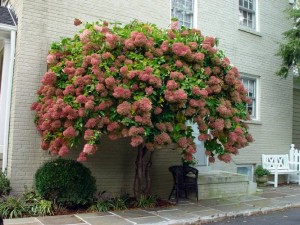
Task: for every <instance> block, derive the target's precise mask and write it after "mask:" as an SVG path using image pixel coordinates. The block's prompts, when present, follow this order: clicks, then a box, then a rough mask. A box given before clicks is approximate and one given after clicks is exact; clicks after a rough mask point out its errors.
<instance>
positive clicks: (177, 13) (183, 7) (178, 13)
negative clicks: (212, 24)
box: [171, 0, 194, 28]
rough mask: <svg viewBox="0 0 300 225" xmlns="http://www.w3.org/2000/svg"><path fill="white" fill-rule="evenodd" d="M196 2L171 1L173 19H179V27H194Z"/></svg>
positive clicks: (191, 0) (192, 0) (187, 0)
mask: <svg viewBox="0 0 300 225" xmlns="http://www.w3.org/2000/svg"><path fill="white" fill-rule="evenodd" d="M193 17H194V0H171V18H177V19H178V22H179V27H181V26H184V27H186V28H192V27H193Z"/></svg>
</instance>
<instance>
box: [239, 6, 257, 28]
mask: <svg viewBox="0 0 300 225" xmlns="http://www.w3.org/2000/svg"><path fill="white" fill-rule="evenodd" d="M256 1H257V0H239V10H240V24H241V25H243V26H246V27H249V28H251V29H256Z"/></svg>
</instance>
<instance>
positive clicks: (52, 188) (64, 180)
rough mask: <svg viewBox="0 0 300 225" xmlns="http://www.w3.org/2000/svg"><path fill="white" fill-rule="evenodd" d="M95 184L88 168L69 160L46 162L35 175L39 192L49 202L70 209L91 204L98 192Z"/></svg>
mask: <svg viewBox="0 0 300 225" xmlns="http://www.w3.org/2000/svg"><path fill="white" fill-rule="evenodd" d="M95 183H96V181H95V178H94V177H93V176H92V175H91V171H90V170H89V169H88V168H87V167H85V166H84V165H82V164H81V163H79V162H76V161H73V160H67V159H56V160H53V161H49V162H46V163H45V164H44V165H42V166H41V167H40V168H39V169H38V170H37V172H36V174H35V186H36V190H37V192H38V193H39V194H40V195H41V196H42V197H44V198H45V199H47V200H51V201H53V202H54V203H56V204H62V205H65V206H68V207H72V206H77V205H84V204H87V203H89V202H90V201H91V200H92V198H93V195H94V193H95V192H96V184H95Z"/></svg>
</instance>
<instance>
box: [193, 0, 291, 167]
mask: <svg viewBox="0 0 300 225" xmlns="http://www.w3.org/2000/svg"><path fill="white" fill-rule="evenodd" d="M257 1H258V14H257V15H258V25H259V27H260V30H259V32H254V33H249V32H246V31H245V30H242V29H241V28H242V27H240V26H239V23H238V19H239V10H238V8H239V6H238V1H236V0H222V1H210V0H200V3H199V4H198V7H199V8H198V12H199V14H198V26H199V28H200V29H201V30H202V33H203V34H204V35H212V36H215V37H217V38H219V39H220V45H219V48H220V49H222V50H224V52H225V54H226V55H227V56H228V57H229V58H230V60H231V63H232V64H234V65H235V66H237V67H238V69H239V71H240V72H241V73H244V74H249V75H252V76H257V77H259V82H260V85H259V91H260V97H259V99H258V100H259V103H260V120H259V121H258V122H257V123H254V122H253V123H251V122H250V123H249V126H250V131H251V133H252V135H253V137H254V140H255V142H254V143H252V144H251V145H250V146H248V147H246V148H244V149H241V150H240V154H239V155H238V156H236V157H234V159H233V164H230V165H226V164H225V163H216V164H214V165H213V168H221V169H225V170H230V171H236V169H235V166H234V165H235V164H260V163H261V154H262V153H266V154H271V153H288V150H289V146H290V144H291V142H292V104H293V101H292V90H293V84H292V79H290V78H288V79H286V80H284V79H280V78H278V77H277V76H276V75H275V72H276V70H277V69H278V68H279V65H280V59H279V58H278V57H276V56H275V54H276V52H277V50H278V42H280V41H281V40H282V35H281V34H282V33H283V32H284V31H286V30H288V29H289V28H291V24H290V23H289V21H287V15H286V14H285V13H284V12H283V11H284V10H285V9H286V8H288V7H290V6H289V4H288V1H282V0H272V1H263V0H257Z"/></svg>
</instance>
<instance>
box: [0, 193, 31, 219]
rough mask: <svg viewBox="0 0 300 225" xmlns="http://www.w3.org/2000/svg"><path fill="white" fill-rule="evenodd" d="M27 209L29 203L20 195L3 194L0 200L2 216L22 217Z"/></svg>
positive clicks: (28, 209)
mask: <svg viewBox="0 0 300 225" xmlns="http://www.w3.org/2000/svg"><path fill="white" fill-rule="evenodd" d="M29 211H30V205H29V204H27V203H26V201H25V200H24V198H22V197H17V196H5V197H4V198H3V199H2V200H1V201H0V214H1V215H2V217H3V218H17V217H22V216H24V215H26V214H28V212H29Z"/></svg>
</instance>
